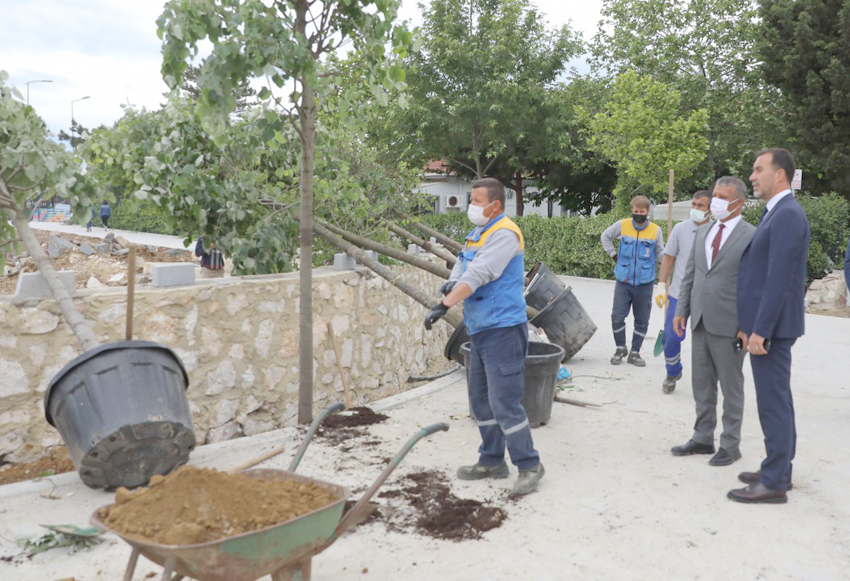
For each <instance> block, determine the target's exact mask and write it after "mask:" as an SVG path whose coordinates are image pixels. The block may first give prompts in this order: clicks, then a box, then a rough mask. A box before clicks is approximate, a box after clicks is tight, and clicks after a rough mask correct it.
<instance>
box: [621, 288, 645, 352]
mask: <svg viewBox="0 0 850 581" xmlns="http://www.w3.org/2000/svg"><path fill="white" fill-rule="evenodd" d="M615 284H616V286H615V287H614V309H613V310H612V311H611V325H612V327H613V330H614V342H615V343H616V344H617V347H625V346H626V317H628V316H629V311H633V312H634V314H635V331H634V334H633V335H632V351H640V348H641V347H642V346H643V340H644V339H645V338H646V330H647V329H648V328H649V314H650V312H652V283H651V282H648V283H646V284H641V285H637V286H634V285H630V284H626V283H624V282H620V281H617V282H616V283H615Z"/></svg>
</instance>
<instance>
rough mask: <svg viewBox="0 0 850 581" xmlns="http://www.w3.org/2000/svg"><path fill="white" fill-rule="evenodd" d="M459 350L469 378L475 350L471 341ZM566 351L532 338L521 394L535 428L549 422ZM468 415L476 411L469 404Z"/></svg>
mask: <svg viewBox="0 0 850 581" xmlns="http://www.w3.org/2000/svg"><path fill="white" fill-rule="evenodd" d="M460 352H461V354H462V355H463V359H464V362H465V366H466V370H467V371H466V373H467V377H469V358H470V354H471V352H472V347H471V344H470V343H464V344H463V345H462V346H461V348H460ZM563 357H564V350H563V349H562V348H561V347H560V346H558V345H555V344H554V343H539V342H535V341H530V342H529V343H528V355H527V356H526V358H525V391H524V392H523V395H522V407H523V408H525V414H526V415H527V416H528V423H529V425H530V426H531V427H532V428H536V427H538V426H542V425H543V424H546V423H547V422H548V421H549V419H550V418H551V417H552V404H554V403H555V383H556V381H557V379H558V370H560V369H561V359H562V358H563ZM469 415H470V416H472V417H473V418H474V417H475V414H474V413H473V411H472V406H471V405H470V407H469Z"/></svg>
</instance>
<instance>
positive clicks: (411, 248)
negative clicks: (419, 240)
mask: <svg viewBox="0 0 850 581" xmlns="http://www.w3.org/2000/svg"><path fill="white" fill-rule="evenodd" d="M407 253H408V254H412V255H414V256H419V247H418V246H417V245H416V244H408V245H407Z"/></svg>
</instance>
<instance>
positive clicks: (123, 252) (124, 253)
mask: <svg viewBox="0 0 850 581" xmlns="http://www.w3.org/2000/svg"><path fill="white" fill-rule="evenodd" d="M112 254H114V255H115V256H127V255H128V254H130V249H129V248H120V249H118V250H115V251H113V252H112Z"/></svg>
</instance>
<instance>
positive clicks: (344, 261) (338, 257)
mask: <svg viewBox="0 0 850 581" xmlns="http://www.w3.org/2000/svg"><path fill="white" fill-rule="evenodd" d="M355 266H357V261H356V260H354V259H353V258H351V257H350V256H349V255H347V254H346V253H344V252H340V253H339V254H334V270H354V267H355Z"/></svg>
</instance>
